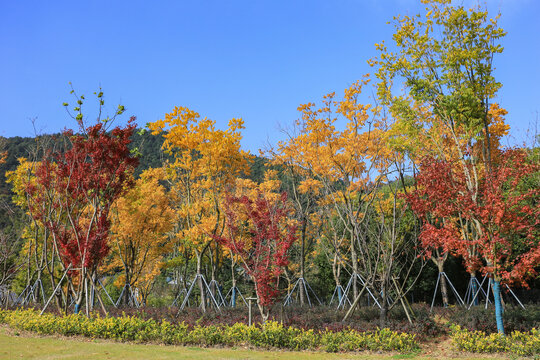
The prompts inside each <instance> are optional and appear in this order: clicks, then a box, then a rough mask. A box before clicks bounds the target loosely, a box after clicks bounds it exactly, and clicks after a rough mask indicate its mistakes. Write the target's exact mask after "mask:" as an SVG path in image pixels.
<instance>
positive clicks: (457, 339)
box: [451, 325, 540, 356]
mask: <svg viewBox="0 0 540 360" xmlns="http://www.w3.org/2000/svg"><path fill="white" fill-rule="evenodd" d="M451 336H452V342H453V344H454V345H455V346H456V347H457V349H458V350H462V351H469V352H475V353H495V352H508V353H513V354H516V355H522V356H523V355H538V354H540V332H539V331H538V330H537V329H532V330H531V331H529V332H520V331H514V332H512V333H510V334H509V335H506V336H505V335H501V334H497V333H493V334H489V335H487V334H486V333H485V332H484V331H469V330H467V329H462V328H461V327H460V326H459V325H454V326H452V327H451Z"/></svg>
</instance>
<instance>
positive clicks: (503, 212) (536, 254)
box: [407, 149, 540, 286]
mask: <svg viewBox="0 0 540 360" xmlns="http://www.w3.org/2000/svg"><path fill="white" fill-rule="evenodd" d="M539 170H540V164H538V163H537V162H532V161H529V160H528V159H527V154H526V152H525V151H523V150H519V149H508V150H504V151H502V152H501V154H500V157H499V158H498V161H497V163H494V164H493V165H492V167H491V169H490V171H486V172H485V174H484V176H482V178H481V179H480V180H479V181H478V182H477V184H478V185H477V188H473V189H471V186H467V182H466V178H465V175H464V174H465V173H464V171H462V169H459V167H456V166H452V164H451V163H448V162H447V161H444V160H437V159H434V158H426V159H424V161H423V162H422V164H421V167H420V173H419V174H418V176H417V178H416V180H417V185H418V187H417V189H416V190H415V191H413V192H412V193H410V194H409V195H408V196H407V199H408V201H409V203H410V204H411V207H412V209H413V211H414V212H415V213H416V214H417V215H418V216H419V217H420V218H421V219H423V220H424V225H423V228H422V233H421V235H420V240H421V243H422V246H423V247H424V248H425V249H427V251H430V249H433V248H436V247H438V248H443V249H444V250H447V251H449V252H451V253H454V254H456V255H460V256H462V257H463V258H464V260H465V264H466V266H467V268H468V269H469V270H470V271H472V270H481V271H483V272H484V273H491V274H496V275H498V276H500V277H501V279H502V280H504V281H506V282H513V283H517V284H519V285H523V286H526V281H527V279H529V278H531V277H533V276H535V275H536V274H537V273H536V270H535V267H538V264H539V263H540V242H539V239H538V235H539V232H540V230H539V225H540V220H539V219H540V217H539V215H540V203H539V202H538V198H539V195H540V189H538V188H537V187H535V186H534V184H533V185H532V186H531V185H530V184H529V185H527V183H526V182H527V181H528V180H529V179H530V178H531V176H532V175H533V174H538V171H539ZM471 173H472V171H471ZM471 248H474V250H475V251H471Z"/></svg>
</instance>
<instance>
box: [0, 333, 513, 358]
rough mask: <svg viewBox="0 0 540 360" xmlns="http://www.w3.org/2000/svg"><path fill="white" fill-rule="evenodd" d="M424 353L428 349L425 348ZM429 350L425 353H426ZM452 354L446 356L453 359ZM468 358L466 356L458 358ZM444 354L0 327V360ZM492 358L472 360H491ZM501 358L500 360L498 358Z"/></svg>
mask: <svg viewBox="0 0 540 360" xmlns="http://www.w3.org/2000/svg"><path fill="white" fill-rule="evenodd" d="M426 350H428V349H426ZM428 351H429V350H428ZM455 355H456V354H455V353H453V354H448V356H450V357H451V358H455ZM459 357H460V358H462V359H471V358H472V357H471V355H470V354H463V355H461V356H459ZM441 358H446V356H445V354H444V353H441V352H440V349H439V350H437V352H436V353H435V352H434V353H432V354H431V356H426V354H419V355H414V354H403V355H401V354H396V355H383V354H327V353H323V352H293V351H259V350H249V349H244V348H238V349H234V348H226V349H216V348H198V347H182V346H164V345H140V344H127V343H116V342H112V341H106V340H91V339H84V338H80V337H79V338H64V337H55V336H47V337H41V336H37V335H33V334H30V333H23V334H19V333H18V332H17V331H15V330H12V329H10V328H7V327H0V359H92V360H98V359H122V360H128V359H294V360H304V359H305V360H308V359H309V360H318V359H373V360H374V359H441ZM494 358H496V357H494V356H483V357H474V359H494ZM500 358H503V357H500Z"/></svg>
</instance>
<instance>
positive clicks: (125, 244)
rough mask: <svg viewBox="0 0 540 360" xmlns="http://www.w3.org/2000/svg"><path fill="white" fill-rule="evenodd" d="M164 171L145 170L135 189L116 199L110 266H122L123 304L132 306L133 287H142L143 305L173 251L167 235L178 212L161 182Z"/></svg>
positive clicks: (112, 216)
mask: <svg viewBox="0 0 540 360" xmlns="http://www.w3.org/2000/svg"><path fill="white" fill-rule="evenodd" d="M163 175H164V174H163V170H162V169H148V170H145V171H144V172H143V173H142V174H141V176H140V178H139V179H137V180H136V181H135V184H134V186H133V187H132V188H129V189H127V190H126V192H125V193H124V194H123V195H122V196H121V197H119V198H118V199H116V201H115V202H114V204H113V207H112V210H111V213H110V215H109V216H110V219H111V236H110V240H109V245H110V247H111V261H110V263H109V264H108V265H107V267H109V268H110V267H121V268H123V270H124V274H123V276H121V277H119V278H118V280H119V282H120V284H121V286H124V287H125V289H124V290H125V291H124V298H123V300H122V301H123V302H124V303H125V304H127V303H128V300H129V295H130V291H131V288H133V287H138V288H139V290H140V291H141V295H142V299H143V303H144V302H145V300H146V298H147V296H148V293H149V291H150V289H151V287H152V284H153V283H154V278H155V276H156V275H158V274H159V272H160V269H161V266H162V265H163V257H164V256H165V255H166V254H168V253H169V252H170V251H171V250H172V243H171V242H170V241H169V239H168V236H167V233H168V232H169V231H170V230H171V229H172V227H173V219H174V212H173V209H172V208H171V206H170V205H169V198H168V194H167V192H166V190H165V188H164V187H163V186H161V185H160V184H159V180H160V179H162V178H163Z"/></svg>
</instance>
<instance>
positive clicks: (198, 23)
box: [0, 0, 540, 151]
mask: <svg viewBox="0 0 540 360" xmlns="http://www.w3.org/2000/svg"><path fill="white" fill-rule="evenodd" d="M460 3H461V2H460ZM464 3H465V5H467V6H468V5H469V4H471V3H472V1H470V0H469V1H467V0H466V1H464ZM487 4H488V7H489V9H490V10H492V11H494V12H493V15H495V11H498V10H500V11H501V12H502V19H501V21H500V25H501V27H502V28H504V29H505V30H506V31H508V35H507V37H506V38H505V39H504V40H503V46H504V47H505V51H504V53H503V54H502V55H500V56H499V57H497V58H496V59H495V66H496V73H495V74H496V77H497V79H498V80H499V81H501V82H502V83H503V88H502V89H501V91H500V93H499V98H498V101H499V102H500V104H501V105H502V106H503V107H504V108H506V109H508V110H509V114H508V116H507V120H508V122H509V124H510V125H511V126H512V134H513V139H510V140H508V141H509V142H510V143H516V142H521V141H522V140H523V139H524V138H525V136H526V135H525V132H526V130H527V129H529V128H531V127H533V126H535V121H536V119H537V112H538V111H540V72H539V71H538V61H539V59H540V40H539V39H538V34H540V21H538V15H540V2H539V1H535V0H488V1H487ZM421 8H422V5H421V4H420V2H419V1H415V0H380V1H377V0H334V1H329V0H327V1H317V0H309V1H307V0H305V1H302V0H289V1H257V0H249V1H234V0H228V1H224V0H219V1H218V0H216V1H210V0H199V1H195V0H194V1H153V2H150V1H137V0H131V1H8V0H0V48H1V49H2V56H1V57H0V123H1V127H0V135H2V136H32V135H33V133H34V130H33V128H32V123H31V121H30V119H32V118H36V125H37V128H38V131H40V132H42V133H53V132H58V131H60V130H62V129H63V128H65V127H74V126H75V124H74V122H73V120H72V119H70V118H69V117H68V116H67V114H66V112H65V110H64V108H63V107H62V103H63V102H64V101H70V100H72V99H71V98H70V95H69V90H70V88H69V85H68V83H69V82H70V81H71V82H72V83H73V86H74V88H75V89H76V90H77V92H78V93H83V94H85V95H86V96H87V98H88V99H90V98H91V97H90V96H89V95H91V94H92V93H93V92H94V91H96V90H97V89H98V88H99V86H101V87H102V88H103V91H104V93H105V98H106V102H107V105H108V108H109V109H110V110H111V111H112V110H114V108H115V107H116V105H117V104H119V103H121V104H123V105H124V106H125V107H126V109H127V115H135V116H137V118H138V122H139V124H141V125H144V124H145V123H147V122H150V121H154V120H157V119H160V118H163V116H164V114H165V113H166V112H169V111H170V110H171V109H172V108H173V107H174V106H175V105H177V106H187V107H189V108H191V109H193V110H196V111H198V112H199V113H200V114H201V115H202V116H207V117H209V118H211V119H214V120H216V121H217V123H218V126H220V127H225V126H226V124H227V122H228V120H229V119H230V118H233V117H242V118H243V119H244V121H245V125H246V130H244V132H243V134H244V140H243V146H244V147H245V148H246V149H249V150H251V151H257V149H259V148H261V147H263V146H264V145H265V143H266V142H267V141H269V142H270V143H275V142H276V141H277V140H278V139H279V138H281V135H280V133H279V128H280V127H286V126H287V124H290V123H291V122H292V121H294V120H295V119H296V118H297V117H298V113H297V111H296V108H297V106H298V105H299V104H301V103H305V102H308V101H318V100H319V99H320V98H321V97H322V96H323V95H324V94H326V93H328V92H330V91H336V92H339V93H341V92H342V91H343V89H344V88H346V87H347V86H348V85H350V84H351V83H352V82H354V81H355V80H356V79H359V78H361V77H362V75H363V74H365V73H368V72H370V71H372V69H370V68H369V66H368V65H367V63H366V60H367V59H369V58H370V57H373V56H375V55H376V51H375V48H374V44H375V43H376V42H380V41H381V40H387V41H389V40H390V38H391V34H392V26H391V25H387V24H386V23H387V22H388V21H390V20H391V19H392V16H394V15H397V14H411V15H412V14H415V13H418V12H419V11H420V10H421ZM94 105H95V103H93V102H92V101H88V106H87V109H88V112H87V114H89V115H91V116H92V115H93V114H95V112H92V110H94V109H95V108H96V107H95V106H94ZM126 119H127V116H126Z"/></svg>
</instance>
